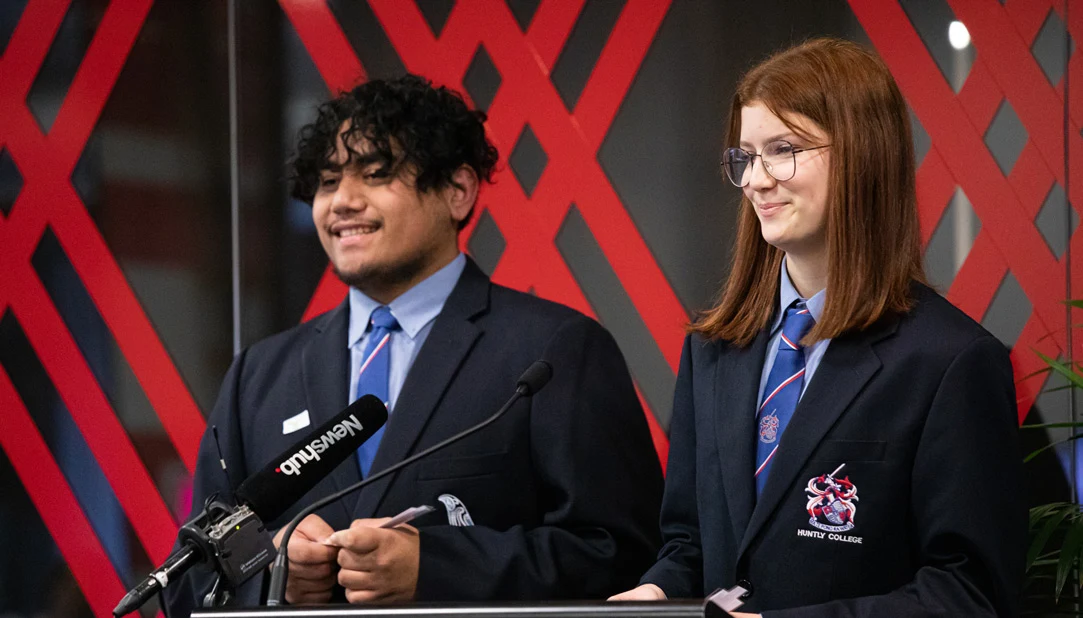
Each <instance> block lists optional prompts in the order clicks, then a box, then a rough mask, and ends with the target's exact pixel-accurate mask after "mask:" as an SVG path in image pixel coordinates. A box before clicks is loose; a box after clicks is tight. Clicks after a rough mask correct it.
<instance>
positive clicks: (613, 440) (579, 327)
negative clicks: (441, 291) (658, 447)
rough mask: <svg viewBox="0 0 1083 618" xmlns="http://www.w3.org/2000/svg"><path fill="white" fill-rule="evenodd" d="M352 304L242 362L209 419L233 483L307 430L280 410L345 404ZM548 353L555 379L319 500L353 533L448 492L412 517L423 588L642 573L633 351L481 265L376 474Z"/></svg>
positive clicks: (496, 587) (653, 496)
mask: <svg viewBox="0 0 1083 618" xmlns="http://www.w3.org/2000/svg"><path fill="white" fill-rule="evenodd" d="M348 313H349V308H348V303H346V302H344V303H343V304H342V305H340V306H339V307H338V308H337V309H335V310H333V311H331V312H329V313H326V314H324V315H322V316H319V317H317V318H315V319H313V320H311V321H309V322H307V323H305V324H302V325H300V326H297V327H295V328H293V329H291V330H289V331H286V332H284V333H281V334H278V335H276V336H273V337H271V338H268V339H266V340H263V341H261V342H259V343H257V344H256V345H254V346H252V347H251V348H250V349H248V350H246V351H245V352H242V353H241V354H240V355H238V356H237V358H236V359H235V360H234V363H233V366H232V367H231V369H230V371H229V373H228V374H227V376H226V379H225V383H224V385H223V387H222V390H221V393H220V395H219V398H218V401H217V403H216V405H215V408H214V411H213V412H212V414H211V416H210V418H209V419H208V428H209V427H210V426H217V428H218V433H219V440H220V442H221V444H222V449H223V452H224V455H225V458H226V461H227V463H228V466H229V469H230V474H231V476H232V477H233V478H234V479H242V478H244V477H245V476H246V475H248V474H251V473H253V472H255V471H257V470H259V469H260V468H262V467H263V466H264V465H265V464H266V463H267V462H268V461H269V460H270V459H271V458H272V457H274V456H276V455H278V454H279V453H281V452H283V451H284V450H285V449H286V448H288V447H289V446H290V445H291V444H292V443H294V442H295V441H296V440H297V439H298V438H299V437H300V436H303V435H304V434H303V432H297V433H291V434H289V435H283V425H282V422H283V420H285V419H287V418H290V417H293V416H295V415H297V414H299V413H301V412H302V411H304V410H307V411H308V413H309V415H310V418H311V424H310V428H311V427H316V426H318V425H320V424H321V423H323V422H324V421H326V420H327V419H329V418H331V417H332V416H334V415H335V414H337V413H338V412H339V411H340V410H342V409H343V408H344V407H345V406H346V404H347V391H348V389H349V387H348V381H347V378H348V373H349V351H348V348H347V338H346V332H347V323H348ZM538 359H544V360H546V361H548V362H549V363H550V364H551V365H552V367H553V377H552V380H551V381H550V382H549V384H548V385H547V386H545V387H544V388H543V389H542V390H541V391H540V392H539V393H538V394H536V395H535V396H534V397H533V398H530V399H524V400H520V401H519V402H518V403H517V404H516V405H515V406H514V407H513V408H512V409H511V410H509V411H508V412H507V414H506V415H504V416H503V417H502V418H501V419H500V420H499V421H498V422H496V423H495V424H493V425H491V426H489V427H487V428H485V429H484V430H482V431H480V432H478V433H476V434H474V435H472V436H470V437H468V438H466V439H465V440H462V441H460V442H458V443H456V444H455V445H453V446H450V447H448V448H446V449H444V450H442V451H439V452H438V453H436V454H434V455H433V456H432V457H431V458H428V459H426V460H422V461H420V462H418V463H417V464H414V465H412V466H408V467H406V468H405V469H403V470H402V471H400V472H398V473H396V474H394V475H391V476H390V477H388V478H387V479H385V480H383V481H380V482H377V483H375V484H373V485H371V486H369V487H366V488H365V489H364V490H362V491H361V492H360V493H358V494H352V495H349V496H347V497H346V498H344V499H343V500H341V501H340V502H338V503H336V504H332V505H330V506H327V507H325V508H323V509H321V510H319V511H317V514H318V515H319V516H320V517H322V518H323V519H324V520H325V521H327V523H328V524H330V525H331V527H333V528H335V529H345V528H348V527H349V525H350V522H351V521H352V520H354V519H357V518H366V517H385V516H386V517H389V516H392V515H395V514H396V513H398V512H400V511H402V510H403V509H406V508H408V507H411V506H417V505H422V504H428V505H432V506H435V507H436V508H437V511H436V512H434V513H431V514H429V515H426V516H424V517H423V518H421V519H419V520H416V521H415V522H414V525H416V526H417V527H418V529H419V530H420V547H421V556H420V569H419V574H418V587H417V598H418V599H419V600H424V601H443V600H485V599H547V598H569V597H571V598H574V597H581V598H589V597H593V598H598V597H604V596H605V595H607V594H611V593H614V592H618V591H620V590H622V589H626V588H628V587H631V586H633V585H634V584H635V582H636V581H637V579H638V577H639V575H641V574H642V573H643V571H644V570H646V568H647V567H649V566H650V564H652V563H653V561H654V558H655V555H656V551H657V549H658V546H659V544H660V543H659V532H658V512H659V508H660V502H661V494H662V473H661V469H660V467H659V465H658V458H657V454H656V452H655V451H654V448H653V443H652V440H651V437H650V433H649V430H648V427H647V424H646V419H645V418H644V416H643V410H642V408H641V407H640V404H639V400H638V397H637V395H636V392H635V389H634V387H633V384H632V381H631V378H630V376H629V374H628V369H627V366H626V365H625V363H624V359H623V357H622V356H621V353H620V351H619V350H618V348H617V346H616V343H615V342H614V340H613V338H612V336H610V334H609V333H608V332H607V331H606V330H605V329H603V328H602V327H601V326H600V325H599V324H598V323H597V322H595V321H594V320H591V319H590V318H587V317H586V316H584V315H582V314H580V313H578V312H576V311H573V310H572V309H569V308H567V307H564V306H562V305H558V304H555V303H551V302H548V301H545V300H541V299H538V298H535V297H533V296H531V295H529V294H523V293H520V292H516V291H513V290H510V289H508V288H504V287H501V286H498V285H495V284H492V283H491V282H490V281H489V279H488V278H487V277H486V276H485V275H484V274H483V273H482V272H481V271H480V270H479V269H478V267H477V265H475V264H474V263H473V262H472V261H468V263H467V266H466V269H465V270H464V271H463V274H462V276H461V277H460V279H459V282H458V283H457V285H456V287H455V289H454V290H453V292H452V293H451V295H450V296H449V297H448V300H447V302H446V304H445V306H444V309H443V311H442V312H441V313H440V315H439V316H438V317H437V318H436V321H435V322H434V324H433V327H432V330H431V332H430V333H429V336H428V339H427V340H426V341H425V343H424V344H423V346H422V348H421V349H420V350H419V352H418V355H417V357H416V359H415V361H414V364H413V366H412V367H411V368H410V371H409V373H408V375H407V377H406V381H405V382H404V384H403V387H402V392H401V394H400V396H399V398H398V401H397V402H396V405H395V408H394V410H393V411H392V414H391V416H390V418H389V420H388V423H387V425H386V430H385V435H384V437H383V440H382V442H381V443H380V446H379V450H378V452H377V454H376V457H375V460H374V462H373V467H372V470H373V471H374V472H377V471H379V470H382V469H384V468H387V467H388V466H390V465H392V464H394V463H396V462H399V461H401V460H402V459H404V458H406V457H407V456H409V455H411V454H413V453H415V452H418V451H420V450H423V449H425V448H427V447H429V446H432V445H433V444H436V443H437V442H439V441H441V440H443V439H445V438H448V437H449V436H452V435H454V434H456V433H458V432H460V431H462V430H463V429H466V428H468V427H470V426H471V425H474V424H476V423H478V422H480V421H482V420H483V419H485V418H487V417H489V416H490V415H492V414H493V413H494V412H495V411H496V410H497V409H498V408H500V406H501V405H503V404H504V403H505V401H506V400H507V399H508V398H509V397H510V396H511V395H512V393H513V392H514V390H515V386H516V381H517V379H518V378H519V376H520V374H521V373H522V372H523V371H524V370H525V369H526V368H527V367H528V366H529V365H530V364H531V363H533V362H534V361H535V360H538ZM307 430H310V429H306V430H304V431H307ZM209 434H210V431H209V429H208V434H207V435H205V436H204V438H203V441H202V444H201V445H200V453H199V460H198V466H197V472H196V479H195V488H194V496H193V511H194V512H198V509H199V508H201V506H202V504H203V501H204V500H205V499H206V498H207V496H209V495H211V494H212V493H215V492H217V493H218V494H219V495H220V496H228V495H229V494H230V488H229V486H228V483H227V481H226V478H225V475H224V474H223V473H222V472H221V469H220V467H219V465H218V456H217V454H216V450H215V446H214V442H213V439H211V438H210V435H209ZM359 480H360V472H359V471H358V466H357V461H356V458H351V459H349V460H347V461H346V462H345V463H343V464H342V465H340V466H338V467H337V468H336V469H335V470H334V472H333V473H332V474H331V475H330V476H329V477H328V478H326V479H324V480H323V481H322V482H321V483H320V484H319V485H317V486H316V487H315V488H314V489H313V490H312V491H311V492H309V493H308V494H307V495H306V496H305V497H304V498H302V499H301V500H300V501H299V502H298V504H297V505H296V506H295V507H294V508H293V509H291V510H290V511H289V512H287V513H286V514H285V515H283V516H282V517H280V518H279V519H278V520H276V521H270V522H265V523H266V524H267V526H268V528H269V529H277V528H279V527H281V526H283V525H284V524H285V523H286V522H287V521H288V520H289V519H290V518H291V517H292V516H293V515H294V514H296V513H297V512H298V511H299V510H300V508H301V507H303V506H306V505H308V504H310V503H312V502H314V501H315V500H317V499H319V498H321V497H324V496H327V495H329V494H331V493H332V492H334V491H337V490H340V489H342V488H344V487H346V486H348V485H350V484H353V483H355V482H357V481H359ZM235 482H238V481H235ZM442 494H451V495H453V496H455V497H457V498H458V499H459V500H461V501H462V503H463V504H464V505H465V506H466V508H467V509H468V511H469V513H470V516H471V518H472V519H473V522H474V524H475V525H474V526H472V527H453V526H450V525H448V516H447V514H446V511H445V510H444V507H443V505H442V504H441V503H440V501H439V500H438V497H439V496H440V495H442ZM259 580H260V578H258V577H257V578H255V579H254V580H253V581H252V582H249V584H247V585H246V586H244V587H242V590H241V591H240V594H239V595H238V596H239V600H240V601H241V603H243V604H248V605H254V604H258V603H259V602H260V600H259V587H260V581H259ZM211 581H212V579H211V575H210V573H208V572H206V571H203V570H201V569H193V571H192V572H190V574H189V576H187V577H185V578H184V580H182V581H180V582H177V583H176V584H174V585H172V586H170V587H169V589H168V590H169V594H168V595H167V596H168V598H169V604H170V605H172V606H173V611H171V616H174V617H175V616H178V615H185V614H186V613H187V612H188V611H190V608H191V606H192V604H193V603H196V602H197V601H196V599H197V598H200V597H201V596H202V594H204V593H205V592H206V591H207V590H208V589H209V587H210V584H211ZM197 595H198V596H197Z"/></svg>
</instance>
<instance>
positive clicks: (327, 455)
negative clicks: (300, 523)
mask: <svg viewBox="0 0 1083 618" xmlns="http://www.w3.org/2000/svg"><path fill="white" fill-rule="evenodd" d="M386 422H387V407H385V406H384V404H383V402H382V401H380V398H379V397H375V396H373V395H365V396H364V397H362V398H360V399H358V400H357V401H355V402H353V403H352V404H350V405H349V407H347V408H346V409H345V410H343V411H342V412H339V413H338V414H337V415H335V417H334V418H332V419H331V420H329V421H327V422H326V423H324V424H322V425H320V426H319V427H317V428H316V429H314V430H312V431H311V432H309V433H308V434H307V435H306V436H305V437H304V438H301V439H300V440H299V441H298V442H297V443H296V444H294V445H293V446H291V447H289V448H288V449H286V451H285V452H283V453H281V454H279V455H278V456H277V457H275V458H274V459H272V460H271V462H270V463H268V464H267V465H266V466H265V467H264V468H263V469H262V470H260V471H259V472H257V473H255V474H253V475H252V476H250V477H248V478H247V479H246V480H245V481H244V482H243V483H241V486H240V487H238V488H237V492H236V495H237V500H238V501H239V502H241V503H244V504H247V505H248V506H249V507H251V509H252V510H253V511H254V512H255V513H256V515H258V516H259V518H260V519H262V520H263V521H264V522H269V521H271V520H274V519H276V518H277V517H278V516H279V515H281V514H282V513H285V512H286V509H288V508H290V507H291V506H293V504H294V503H295V502H297V501H298V500H300V499H301V497H302V496H304V495H305V494H306V493H308V491H309V490H311V489H312V488H313V487H315V486H316V484H317V483H319V482H320V480H321V479H323V478H324V477H325V476H327V475H328V474H330V473H331V471H332V470H334V469H335V467H336V466H338V465H339V464H340V463H342V462H343V461H345V460H346V459H347V458H348V457H349V456H350V455H351V454H353V453H354V451H356V450H357V447H359V446H361V445H362V444H363V443H364V442H365V441H366V440H368V439H369V438H371V437H372V435H373V434H374V433H376V431H377V430H379V429H380V427H383V426H384V423H386Z"/></svg>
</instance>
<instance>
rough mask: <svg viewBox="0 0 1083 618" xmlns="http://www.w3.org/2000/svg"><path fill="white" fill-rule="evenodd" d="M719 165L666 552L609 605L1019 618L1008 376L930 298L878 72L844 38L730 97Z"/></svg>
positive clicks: (892, 105) (1001, 362)
mask: <svg viewBox="0 0 1083 618" xmlns="http://www.w3.org/2000/svg"><path fill="white" fill-rule="evenodd" d="M727 146H728V147H727V148H726V150H725V152H724V154H723V158H722V167H723V169H724V172H725V176H726V177H727V178H728V179H729V181H730V182H732V183H733V184H734V185H736V186H738V187H740V188H741V190H742V191H743V193H744V197H743V199H742V200H741V206H740V212H739V213H738V233H737V245H736V248H735V252H734V259H733V266H732V270H731V272H730V276H729V280H728V281H727V283H726V285H725V287H724V289H723V290H722V293H721V300H720V301H719V303H718V305H717V306H715V307H714V308H713V309H711V310H710V311H708V312H707V313H706V314H705V315H703V316H702V317H701V318H700V319H699V320H698V321H697V322H696V323H694V324H693V325H692V326H691V327H690V329H689V330H690V334H689V335H688V337H687V339H686V341H685V344H684V353H683V356H682V359H681V367H680V371H679V374H678V378H677V389H676V395H675V398H674V408H673V421H672V426H671V430H670V431H671V434H670V440H671V447H670V459H669V470H668V474H667V478H666V493H665V499H664V503H663V508H662V518H661V526H662V534H663V540H664V542H665V545H664V546H663V548H662V550H661V552H660V553H659V558H658V562H657V563H656V564H655V566H654V567H653V568H651V569H650V570H649V571H648V572H647V574H646V575H644V577H643V578H642V580H641V585H640V586H639V587H638V588H636V589H634V590H631V591H629V592H626V593H624V594H622V595H618V596H617V597H615V599H618V600H631V599H637V600H644V599H664V598H676V597H701V596H703V595H704V594H709V593H710V592H711V591H712V590H714V589H716V588H720V587H725V588H729V587H732V586H734V585H738V584H740V585H742V586H744V587H745V588H746V589H748V590H749V594H748V596H747V598H746V601H745V606H744V607H743V608H742V610H743V611H752V612H762V615H764V616H832V617H835V616H985V615H989V616H992V615H1013V614H1015V613H1016V612H1017V610H1018V607H1017V604H1018V598H1017V597H1018V587H1019V583H1020V579H1021V576H1022V566H1023V556H1024V545H1025V535H1026V529H1027V523H1026V508H1025V504H1024V502H1023V500H1022V498H1021V497H1020V494H1019V493H1018V491H1016V489H1017V488H1018V487H1019V486H1020V483H1021V470H1020V464H1019V455H1018V453H1017V445H1016V425H1017V418H1016V405H1015V391H1014V388H1013V380H1012V368H1011V364H1010V362H1009V360H1008V353H1007V351H1006V350H1005V348H1004V346H1003V345H1001V344H1000V343H999V342H998V341H997V340H996V339H995V338H994V337H993V336H992V335H990V334H989V333H988V332H986V331H985V330H984V329H982V327H981V326H979V325H978V324H976V323H975V322H974V321H973V320H971V319H970V318H968V317H967V316H966V315H964V314H963V313H962V312H961V311H959V310H957V309H956V308H955V307H953V306H952V305H950V304H949V303H948V302H947V301H946V300H944V299H943V298H942V297H940V296H939V295H937V294H936V293H935V292H934V291H933V290H931V289H929V287H927V286H926V285H925V283H924V276H923V273H922V264H921V247H920V235H919V230H918V218H917V206H916V198H915V186H914V154H913V149H912V145H911V137H910V126H909V121H908V115H907V109H906V104H905V102H904V100H903V98H902V95H901V94H900V92H899V90H898V87H897V86H896V84H895V82H894V80H893V79H892V77H891V74H890V73H889V71H888V69H887V67H886V66H885V65H884V63H883V62H882V61H881V60H880V59H879V58H878V57H876V56H875V55H874V54H872V53H870V52H869V51H866V50H865V49H863V48H861V47H860V46H858V45H855V44H853V43H849V42H846V41H841V40H834V39H818V40H813V41H809V42H807V43H804V44H802V45H799V46H797V47H794V48H791V49H788V50H786V51H783V52H780V53H778V54H776V55H774V56H772V57H770V58H769V59H767V60H766V61H765V62H763V63H762V64H760V65H759V66H757V67H755V68H753V69H752V70H751V71H750V72H749V73H748V74H747V75H745V77H744V78H743V79H742V81H741V82H740V84H739V85H738V88H737V92H736V94H735V95H734V98H733V104H732V108H731V110H730V116H729V137H728V142H727ZM739 615H744V614H739Z"/></svg>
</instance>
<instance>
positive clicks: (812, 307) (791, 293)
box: [756, 258, 831, 408]
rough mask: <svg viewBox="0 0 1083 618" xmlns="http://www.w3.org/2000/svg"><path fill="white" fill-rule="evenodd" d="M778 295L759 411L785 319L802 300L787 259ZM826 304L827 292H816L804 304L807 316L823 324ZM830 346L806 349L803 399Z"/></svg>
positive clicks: (823, 344)
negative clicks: (791, 308) (795, 304)
mask: <svg viewBox="0 0 1083 618" xmlns="http://www.w3.org/2000/svg"><path fill="white" fill-rule="evenodd" d="M778 291H779V294H778V312H777V315H776V316H775V321H774V323H773V324H772V325H771V339H770V340H769V341H768V342H767V358H765V359H764V360H763V372H762V373H761V374H760V390H759V395H758V396H757V397H756V407H757V408H759V405H760V402H761V401H763V390H764V389H765V388H767V377H768V376H769V375H771V367H772V366H773V365H774V364H775V356H777V355H778V342H779V339H781V338H782V316H783V315H784V314H785V312H786V308H787V307H789V306H790V304H791V303H793V301H795V300H797V299H799V298H801V295H800V294H798V293H797V288H795V287H793V282H792V281H790V273H788V272H787V271H786V259H785V258H783V259H782V272H781V273H780V274H779V286H778ZM825 302H827V289H826V288H825V289H823V290H820V291H819V292H816V294H815V295H813V297H812V298H810V299H808V300H806V301H805V306H806V307H808V312H809V313H811V314H812V319H813V320H815V321H817V322H819V321H820V316H822V315H823V312H824V303H825ZM830 343H831V340H830V339H821V340H819V341H817V342H816V343H814V344H812V345H811V346H808V347H806V348H805V381H804V384H803V385H802V386H801V395H802V396H804V394H805V389H807V388H808V384H809V382H811V381H812V374H814V373H816V368H817V367H819V366H820V359H822V358H823V357H824V352H826V351H827V346H828V344H830Z"/></svg>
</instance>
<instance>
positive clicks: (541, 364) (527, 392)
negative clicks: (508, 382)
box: [516, 360, 553, 397]
mask: <svg viewBox="0 0 1083 618" xmlns="http://www.w3.org/2000/svg"><path fill="white" fill-rule="evenodd" d="M552 377H553V366H552V365H550V364H549V363H547V362H545V361H543V360H536V361H534V362H533V363H531V365H530V366H529V367H527V368H526V371H524V372H523V375H521V376H519V382H518V384H516V388H518V389H519V392H521V393H523V395H524V396H525V397H529V396H531V395H533V394H534V393H536V392H538V391H539V390H541V388H542V387H543V386H545V385H546V384H548V383H549V378H552Z"/></svg>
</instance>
